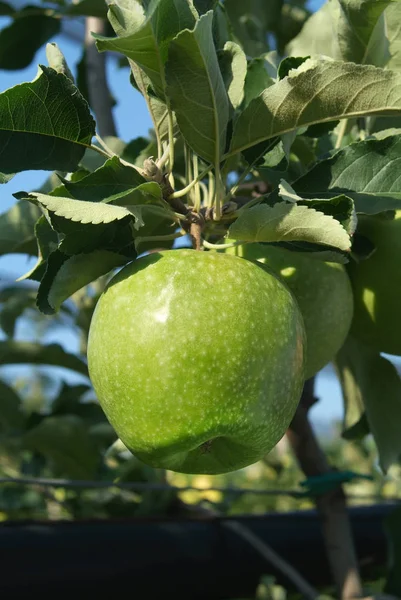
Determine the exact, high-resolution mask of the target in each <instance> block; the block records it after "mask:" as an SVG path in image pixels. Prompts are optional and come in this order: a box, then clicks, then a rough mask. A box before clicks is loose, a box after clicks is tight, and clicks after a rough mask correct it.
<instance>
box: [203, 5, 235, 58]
mask: <svg viewBox="0 0 401 600" xmlns="http://www.w3.org/2000/svg"><path fill="white" fill-rule="evenodd" d="M205 12H207V11H205ZM232 37H233V36H232V27H231V23H230V21H229V19H228V15H227V11H226V9H225V8H224V4H222V3H221V2H218V4H216V8H215V9H214V13H213V40H214V45H215V47H216V50H222V49H223V48H224V46H225V44H226V43H227V42H232V41H233V40H232Z"/></svg>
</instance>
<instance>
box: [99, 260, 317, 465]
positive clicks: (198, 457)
mask: <svg viewBox="0 0 401 600" xmlns="http://www.w3.org/2000/svg"><path fill="white" fill-rule="evenodd" d="M304 344H305V329H304V324H303V320H302V315H301V313H300V311H299V308H298V306H297V304H296V302H295V300H294V298H293V296H292V294H291V292H290V291H289V290H288V289H287V287H286V286H285V285H283V284H282V283H281V282H280V280H279V279H278V278H277V277H276V276H275V275H273V274H270V273H267V272H265V271H264V270H263V269H261V268H259V267H258V266H256V265H254V264H253V263H250V262H249V261H245V260H242V259H240V258H237V257H235V256H228V255H224V254H218V253H215V252H207V251H199V252H198V251H195V250H188V249H180V250H167V251H161V252H158V253H154V254H150V255H147V256H145V257H142V258H139V259H137V260H135V261H134V262H132V263H130V264H129V265H127V266H126V267H124V268H123V269H122V270H121V271H120V272H119V273H117V275H116V276H115V277H114V278H113V279H112V280H111V281H110V283H109V284H108V286H107V288H106V290H105V291H104V293H103V294H102V296H101V297H100V299H99V301H98V303H97V305H96V308H95V311H94V314H93V317H92V322H91V326H90V331H89V341H88V365H89V373H90V377H91V380H92V383H93V386H94V389H95V392H96V394H97V396H98V399H99V402H100V404H101V406H102V407H103V410H104V412H105V414H106V416H107V418H108V420H109V421H110V423H111V425H112V426H113V427H114V429H115V431H116V433H117V435H118V436H119V437H120V439H121V440H122V442H123V443H124V444H125V445H126V446H127V447H128V448H129V449H130V450H131V451H132V453H133V454H135V455H136V456H137V457H138V458H139V459H140V460H142V461H143V462H144V463H146V464H148V465H151V466H153V467H160V468H165V469H170V470H173V471H179V472H184V473H211V474H215V473H224V472H228V471H234V470H236V469H240V468H242V467H245V466H247V465H249V464H252V463H254V462H256V461H258V460H259V459H261V458H262V457H263V456H264V455H265V454H266V453H267V452H269V451H270V450H271V449H272V448H273V447H274V446H275V444H276V443H277V442H278V441H279V440H280V438H281V437H282V436H283V435H284V433H285V431H286V429H287V428H288V425H289V424H290V422H291V419H292V417H293V415H294V413H295V410H296V407H297V405H298V402H299V399H300V395H301V393H302V387H303V383H304V359H305V357H304Z"/></svg>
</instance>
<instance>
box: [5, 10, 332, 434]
mask: <svg viewBox="0 0 401 600" xmlns="http://www.w3.org/2000/svg"><path fill="white" fill-rule="evenodd" d="M321 4H322V0H314V1H312V2H310V3H309V5H310V7H311V8H312V9H316V8H318V7H319V6H320V5H321ZM6 23H7V19H6V18H4V17H3V18H0V27H3V26H4V25H5V24H6ZM52 41H55V42H56V43H57V44H58V45H59V47H60V48H61V50H62V52H63V53H64V55H65V57H66V59H67V62H68V64H69V66H70V68H71V70H72V71H73V72H75V67H76V65H77V63H78V62H79V60H80V46H79V45H78V44H76V43H75V42H72V41H71V40H70V39H69V38H67V37H66V36H63V35H59V36H56V37H55V38H54V39H53V40H52ZM38 64H47V60H46V55H45V50H44V48H43V49H41V50H40V51H38V53H37V54H36V56H35V60H34V61H33V63H32V64H31V65H30V66H29V67H28V68H26V69H23V70H20V71H0V92H2V91H4V90H6V89H8V88H10V87H12V86H14V85H17V84H19V83H22V82H24V81H31V80H32V79H33V78H34V77H35V75H36V73H37V66H38ZM108 77H109V83H110V87H111V90H112V93H113V95H114V96H115V98H117V99H118V104H117V106H116V107H115V108H114V116H115V120H116V124H117V129H118V135H119V137H120V138H122V139H123V140H125V141H127V142H128V141H129V140H131V139H133V138H135V137H138V136H140V135H144V136H146V135H147V133H148V130H149V128H150V127H151V120H150V117H149V114H148V112H147V109H146V106H145V103H144V101H143V99H142V97H141V96H140V94H139V93H138V92H137V91H136V90H135V89H134V88H133V87H132V86H131V84H130V83H129V78H128V70H127V69H119V68H118V67H117V65H116V63H115V61H112V60H110V61H109V63H108ZM47 177H48V173H45V172H42V171H28V172H24V173H20V174H18V175H17V176H15V177H14V178H13V179H12V180H11V181H10V182H9V183H8V184H6V185H3V186H1V188H0V191H1V200H0V202H1V205H0V211H1V212H3V211H6V210H8V209H9V208H10V207H11V206H12V205H13V204H14V202H15V200H14V198H13V196H12V194H13V193H15V192H17V191H19V190H26V191H29V190H34V189H38V187H40V185H41V184H42V183H43V182H44V181H45V179H46V178H47ZM34 262H35V261H34V259H31V260H29V259H27V258H26V257H25V256H21V255H6V256H4V257H0V280H3V281H4V279H7V280H15V279H16V278H17V277H19V276H20V275H22V274H23V273H25V272H26V271H27V270H28V268H29V267H30V265H31V264H32V263H34ZM17 335H18V337H20V338H21V339H27V338H28V337H29V331H27V329H26V327H24V326H23V324H21V327H20V328H19V330H18V334H17ZM46 341H48V342H51V341H54V342H58V343H62V344H63V345H64V346H65V348H66V349H67V350H70V351H76V350H77V348H78V342H77V338H76V336H74V335H73V334H72V333H71V332H65V330H63V331H60V330H55V331H54V332H53V333H51V334H49V335H47V337H46ZM18 369H20V367H17V366H16V367H13V368H12V369H11V372H13V373H16V372H17V371H18ZM60 374H61V375H62V376H63V377H64V378H65V379H67V377H66V375H65V372H63V371H62V370H60ZM316 388H317V389H316V393H317V395H318V396H319V397H320V398H321V400H320V402H318V403H317V404H316V405H315V406H314V407H313V409H312V410H311V417H312V420H314V421H315V422H316V423H318V422H322V421H325V422H327V421H329V420H331V419H333V418H335V419H338V418H341V416H342V399H341V393H340V388H339V385H338V382H337V381H336V379H335V377H334V376H333V371H332V369H331V367H327V368H326V369H324V370H323V371H322V372H321V373H320V374H319V376H318V378H317V383H316Z"/></svg>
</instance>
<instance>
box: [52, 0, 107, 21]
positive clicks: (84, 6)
mask: <svg viewBox="0 0 401 600" xmlns="http://www.w3.org/2000/svg"><path fill="white" fill-rule="evenodd" d="M106 9H107V5H106V3H105V2H99V0H81V1H80V2H73V3H72V4H68V6H67V7H66V8H65V10H64V11H63V12H64V14H66V15H69V16H71V17H72V16H74V17H75V16H77V17H78V16H87V17H99V18H100V19H105V18H106V16H107V10H106Z"/></svg>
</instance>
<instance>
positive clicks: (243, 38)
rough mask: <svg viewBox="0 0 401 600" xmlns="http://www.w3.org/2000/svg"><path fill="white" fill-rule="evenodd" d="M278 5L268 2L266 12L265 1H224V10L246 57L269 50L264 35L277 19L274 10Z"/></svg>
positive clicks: (273, 0)
mask: <svg viewBox="0 0 401 600" xmlns="http://www.w3.org/2000/svg"><path fill="white" fill-rule="evenodd" d="M280 3H281V2H280V0H279V2H277V1H276V0H269V10H266V1H265V0H242V1H241V2H238V0H225V2H224V8H225V9H226V11H227V14H228V16H229V19H230V23H231V25H232V27H233V30H234V35H235V37H236V38H237V40H238V41H239V42H240V44H241V46H242V47H243V49H244V52H245V53H246V54H247V55H248V56H252V57H253V56H259V55H260V54H263V53H264V52H267V51H268V50H269V47H268V43H267V35H266V33H267V30H268V29H269V26H270V25H271V23H272V22H273V21H274V20H275V17H277V14H276V12H275V10H276V9H277V7H278V5H279V4H280Z"/></svg>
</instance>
